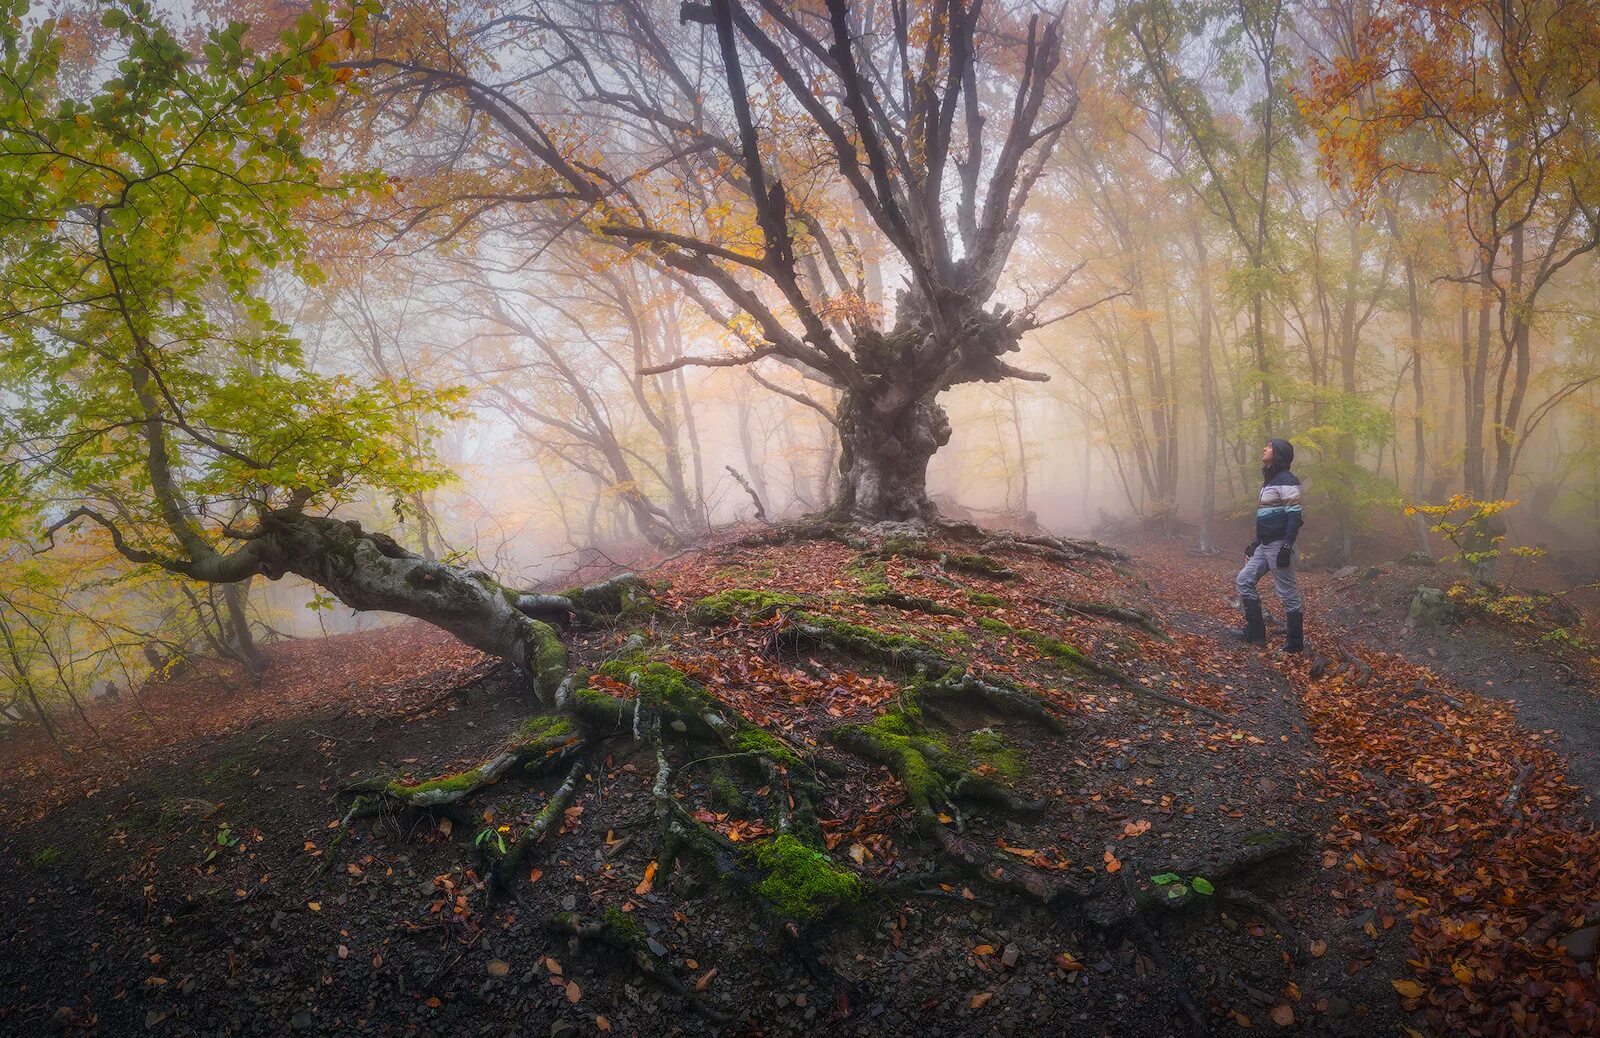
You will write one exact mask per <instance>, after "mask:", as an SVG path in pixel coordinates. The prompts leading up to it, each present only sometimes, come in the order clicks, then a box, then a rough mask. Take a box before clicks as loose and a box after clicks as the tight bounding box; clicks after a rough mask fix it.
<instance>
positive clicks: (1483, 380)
mask: <svg viewBox="0 0 1600 1038" xmlns="http://www.w3.org/2000/svg"><path fill="white" fill-rule="evenodd" d="M1479 262H1480V263H1481V264H1482V269H1481V270H1479V272H1478V291H1479V292H1480V296H1479V299H1478V343H1477V352H1476V354H1475V355H1474V356H1473V357H1472V358H1471V367H1470V368H1468V369H1466V371H1465V376H1466V380H1467V382H1466V386H1467V390H1466V405H1467V413H1466V422H1467V425H1466V450H1465V453H1464V455H1463V457H1462V467H1463V472H1462V478H1463V479H1464V481H1465V483H1466V489H1467V493H1468V494H1470V495H1471V496H1473V497H1476V498H1481V497H1483V495H1484V491H1485V490H1486V483H1487V480H1486V478H1485V472H1484V448H1483V422H1484V411H1485V410H1486V403H1487V402H1486V398H1485V392H1484V391H1485V389H1486V384H1487V382H1488V373H1489V335H1490V331H1491V326H1490V323H1489V322H1490V301H1491V300H1492V299H1493V297H1494V254H1493V253H1492V252H1490V251H1489V250H1487V249H1485V250H1483V254H1482V256H1480V258H1479Z"/></svg>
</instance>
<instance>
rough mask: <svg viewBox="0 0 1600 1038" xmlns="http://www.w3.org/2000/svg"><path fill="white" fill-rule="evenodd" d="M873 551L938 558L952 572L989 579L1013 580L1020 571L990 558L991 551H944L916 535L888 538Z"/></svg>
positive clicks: (880, 554) (884, 554)
mask: <svg viewBox="0 0 1600 1038" xmlns="http://www.w3.org/2000/svg"><path fill="white" fill-rule="evenodd" d="M871 555H872V556H874V557H876V558H880V559H888V558H892V557H894V556H896V555H898V556H900V557H901V558H905V559H921V560H923V561H926V562H938V563H939V565H940V566H942V567H943V568H944V569H946V570H948V571H949V572H951V573H965V574H968V575H969V576H974V577H985V578H987V579H989V580H1012V579H1014V578H1015V577H1016V575H1017V574H1016V573H1015V572H1014V571H1013V570H1011V569H1010V568H1008V567H1007V566H1006V565H1005V563H1003V562H1000V561H999V560H998V559H994V558H990V557H989V556H987V555H977V554H971V553H962V552H946V551H941V550H939V549H938V548H935V547H934V546H933V545H931V544H929V543H928V542H927V541H922V540H917V539H916V538H914V537H889V538H886V539H885V540H884V542H883V543H882V544H880V545H879V546H878V548H877V550H876V551H874V552H872V553H871Z"/></svg>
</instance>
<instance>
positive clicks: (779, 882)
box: [755, 833, 867, 923]
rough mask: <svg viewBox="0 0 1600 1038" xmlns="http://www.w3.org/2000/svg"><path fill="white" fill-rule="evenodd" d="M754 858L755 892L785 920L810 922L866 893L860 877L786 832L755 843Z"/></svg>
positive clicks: (848, 904) (852, 903) (852, 902)
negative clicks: (759, 874) (757, 876)
mask: <svg viewBox="0 0 1600 1038" xmlns="http://www.w3.org/2000/svg"><path fill="white" fill-rule="evenodd" d="M755 859H756V864H757V866H758V867H759V868H760V869H761V872H762V877H761V881H760V882H759V883H757V884H756V893H757V894H760V895H761V897H762V899H763V900H765V901H766V902H767V904H769V905H771V906H772V909H773V911H775V912H776V913H777V914H778V915H780V916H782V917H783V918H785V919H789V920H793V921H795V922H801V923H805V922H811V921H813V920H816V919H820V918H821V917H823V916H825V915H827V914H828V913H830V912H832V911H834V910H835V909H839V908H843V907H847V906H850V905H854V904H857V903H858V902H860V901H861V899H862V898H863V897H864V896H865V895H866V891H867V885H866V883H865V882H864V881H863V880H862V878H861V877H860V876H858V875H856V874H855V873H854V872H851V871H850V870H849V869H846V868H842V867H841V866H839V865H837V864H835V863H834V861H833V859H832V858H830V857H828V856H827V855H826V854H825V853H823V852H822V851H820V850H817V849H816V848H813V847H809V846H807V845H806V844H805V842H804V841H802V840H800V839H799V838H797V837H795V836H793V835H791V834H789V833H782V834H780V835H778V836H775V837H773V838H772V839H770V840H765V841H763V842H762V843H759V844H757V845H756V847H755Z"/></svg>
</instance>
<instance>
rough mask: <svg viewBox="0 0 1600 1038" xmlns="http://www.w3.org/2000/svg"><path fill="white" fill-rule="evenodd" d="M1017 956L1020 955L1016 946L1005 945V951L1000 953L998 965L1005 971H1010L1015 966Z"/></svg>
mask: <svg viewBox="0 0 1600 1038" xmlns="http://www.w3.org/2000/svg"><path fill="white" fill-rule="evenodd" d="M1019 954H1020V953H1019V952H1018V951H1017V946H1016V945H1014V944H1008V945H1006V947H1005V950H1004V951H1002V952H1001V953H1000V964H1001V965H1002V966H1004V967H1005V968H1006V969H1010V968H1011V967H1012V966H1015V965H1016V964H1017V956H1018V955H1019Z"/></svg>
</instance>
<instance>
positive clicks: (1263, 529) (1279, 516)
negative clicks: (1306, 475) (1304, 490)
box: [1256, 470, 1305, 544]
mask: <svg viewBox="0 0 1600 1038" xmlns="http://www.w3.org/2000/svg"><path fill="white" fill-rule="evenodd" d="M1304 521H1305V519H1304V516H1302V515H1301V513H1300V480H1299V479H1297V478H1296V477H1295V474H1294V473H1293V472H1289V471H1287V470H1286V471H1283V472H1274V473H1273V474H1272V478H1271V479H1269V480H1267V481H1266V482H1265V483H1263V484H1261V497H1260V499H1259V501H1258V502H1257V507H1256V541H1257V542H1258V543H1260V544H1271V543H1273V542H1274V541H1283V542H1284V543H1285V544H1293V543H1294V539H1295V537H1296V536H1297V535H1298V534H1299V533H1300V526H1301V524H1302V523H1303V522H1304Z"/></svg>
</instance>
